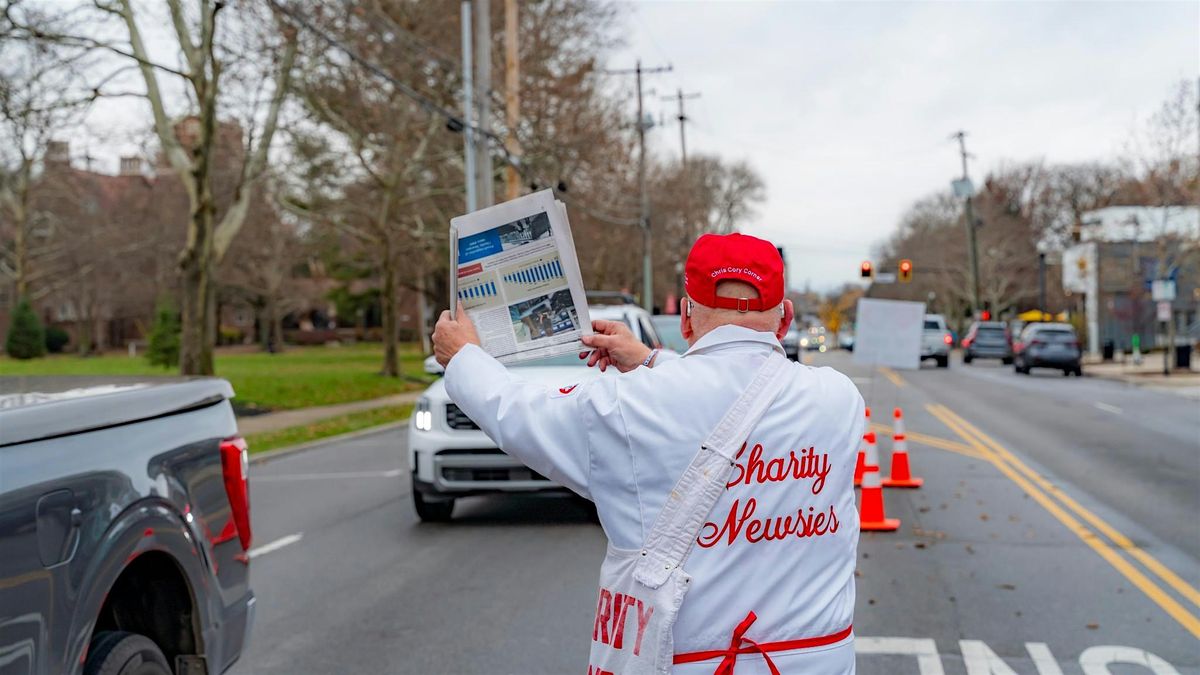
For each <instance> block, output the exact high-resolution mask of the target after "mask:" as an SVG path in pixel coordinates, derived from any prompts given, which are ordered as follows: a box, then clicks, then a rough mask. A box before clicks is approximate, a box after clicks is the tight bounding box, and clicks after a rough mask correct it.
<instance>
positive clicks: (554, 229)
mask: <svg viewBox="0 0 1200 675" xmlns="http://www.w3.org/2000/svg"><path fill="white" fill-rule="evenodd" d="M451 226H452V227H451V232H452V233H456V236H457V241H456V242H455V243H456V244H457V255H456V257H455V272H454V275H453V279H452V283H451V301H452V302H453V301H456V300H457V301H460V302H462V305H463V309H464V310H465V311H466V312H467V315H468V316H469V317H470V318H471V320H472V321H473V322H474V323H475V326H476V329H477V330H478V332H479V336H480V340H481V341H482V343H483V348H484V349H485V350H486V351H487V352H488V353H490V354H492V355H493V356H495V357H496V358H497V359H499V360H500V361H501V362H503V363H514V362H518V361H525V360H530V359H537V358H545V357H549V356H555V355H557V354H563V353H567V352H573V351H577V350H579V349H581V348H582V343H580V341H579V338H580V337H581V336H583V335H588V334H590V333H591V332H592V330H591V319H590V317H589V314H588V309H587V296H586V293H585V292H584V289H583V280H582V276H581V275H580V272H579V261H578V258H577V257H576V253H575V247H574V243H573V240H572V237H571V230H570V223H569V222H568V220H567V212H566V207H565V206H564V205H563V204H562V202H559V201H557V200H555V199H554V194H553V192H551V191H550V190H543V191H541V192H536V193H534V194H531V195H526V196H524V197H520V198H518V199H514V200H512V201H508V202H505V203H503V204H497V205H496V206H492V207H489V208H486V209H483V210H480V211H476V212H474V213H470V214H466V215H464V216H459V217H457V218H454V219H453V220H452V221H451Z"/></svg>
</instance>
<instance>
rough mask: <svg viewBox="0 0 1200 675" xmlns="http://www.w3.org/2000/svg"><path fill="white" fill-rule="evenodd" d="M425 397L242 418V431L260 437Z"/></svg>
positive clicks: (412, 394)
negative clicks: (261, 434)
mask: <svg viewBox="0 0 1200 675" xmlns="http://www.w3.org/2000/svg"><path fill="white" fill-rule="evenodd" d="M421 393H422V392H420V391H408V392H405V393H403V394H396V395H394V396H384V397H383V398H372V399H367V400H365V401H354V402H352V403H338V404H336V405H322V406H315V407H312V408H300V409H298V410H281V411H279V412H273V413H267V414H265V415H248V416H244V417H239V418H238V431H240V432H241V433H242V434H243V435H246V434H258V433H262V432H264V431H277V430H279V429H287V428H289V427H298V426H303V425H305V424H312V423H313V422H318V421H320V420H323V419H326V418H328V417H337V416H339V415H345V414H348V413H354V412H361V411H363V410H374V409H376V408H387V407H389V406H398V405H404V404H406V403H416V401H417V399H418V398H420V397H421Z"/></svg>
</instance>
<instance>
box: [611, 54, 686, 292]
mask: <svg viewBox="0 0 1200 675" xmlns="http://www.w3.org/2000/svg"><path fill="white" fill-rule="evenodd" d="M604 72H606V73H608V74H610V75H628V74H630V73H632V74H634V75H636V76H637V131H638V192H639V195H640V202H641V209H640V215H639V217H638V222H639V223H640V224H641V226H642V307H645V308H646V311H648V312H653V311H654V266H653V264H652V263H653V261H652V252H651V250H650V243H651V242H650V196H649V195H648V194H647V192H646V129H647V128H649V125H647V124H646V120H645V112H644V109H643V105H642V75H654V74H657V73H669V72H671V66H670V65H669V64H668V65H666V66H660V67H656V68H643V67H642V60H641V59H638V61H637V65H636V66H635V67H634V68H633V70H629V69H625V70H606V71H604Z"/></svg>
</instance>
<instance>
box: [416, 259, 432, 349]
mask: <svg viewBox="0 0 1200 675" xmlns="http://www.w3.org/2000/svg"><path fill="white" fill-rule="evenodd" d="M425 290H426V289H425V261H424V260H423V259H421V258H420V257H418V263H417V326H418V329H417V330H418V331H420V333H421V353H422V354H432V353H433V350H432V346H431V345H430V344H429V319H428V315H429V298H426V297H425Z"/></svg>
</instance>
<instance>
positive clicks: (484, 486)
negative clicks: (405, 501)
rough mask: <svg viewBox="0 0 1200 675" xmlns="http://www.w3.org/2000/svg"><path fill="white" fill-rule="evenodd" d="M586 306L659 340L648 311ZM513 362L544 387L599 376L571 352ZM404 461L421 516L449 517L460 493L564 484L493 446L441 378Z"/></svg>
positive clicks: (415, 424) (420, 411) (411, 431)
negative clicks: (449, 391) (535, 359)
mask: <svg viewBox="0 0 1200 675" xmlns="http://www.w3.org/2000/svg"><path fill="white" fill-rule="evenodd" d="M589 312H590V314H591V316H592V318H593V319H607V320H610V321H623V322H625V324H626V325H628V326H629V327H630V328H631V329H632V330H633V334H634V335H636V336H637V337H638V339H640V340H641V341H642V342H644V343H645V344H646V345H647V346H649V347H659V346H660V344H661V343H660V340H659V338H658V333H656V332H655V330H654V325H653V323H652V322H651V321H650V314H649V313H648V312H646V311H645V310H644V309H642V308H640V307H637V306H635V305H620V306H592V307H589ZM512 368H513V369H514V371H515V372H517V373H519V374H520V376H521V377H522V379H525V380H529V381H532V382H540V383H544V384H545V385H546V386H548V387H549V386H555V387H558V386H562V385H564V384H569V383H575V382H580V381H582V380H587V379H590V378H593V377H602V376H603V375H601V373H600V372H599V371H598V370H597V369H595V368H588V367H587V364H586V363H585V362H584V361H583V360H581V359H580V358H579V355H578V354H574V353H572V354H563V355H561V356H557V357H553V358H549V359H540V360H538V361H529V362H526V363H523V364H519V365H516V366H512ZM408 465H409V467H410V468H411V470H412V475H411V480H412V498H413V506H414V507H415V508H416V511H417V516H418V517H420V519H421V520H424V521H447V520H450V516H451V514H452V513H453V511H454V501H455V500H456V499H458V498H459V497H469V496H473V495H481V494H489V493H497V492H538V491H548V490H556V491H565V490H566V488H563V487H562V486H560V485H558V484H556V483H553V482H551V481H550V480H548V479H547V478H546V477H545V476H542V475H541V474H539V473H537V472H535V471H533V470H532V469H529V468H528V467H526V466H525V465H524V464H521V462H520V461H518V460H516V459H514V458H513V457H510V456H508V455H507V454H505V453H504V452H503V451H502V450H500V448H498V447H496V444H495V442H493V441H492V439H490V438H488V436H487V434H485V433H483V432H482V431H480V429H479V427H478V426H477V425H476V424H475V422H473V421H472V420H471V418H469V417H467V415H466V414H465V413H463V412H462V411H461V410H459V408H458V406H456V405H455V404H454V403H453V402H452V401H451V400H450V397H449V396H447V395H446V387H445V385H444V384H443V382H442V380H438V381H437V382H434V383H433V384H431V385H429V388H428V389H426V390H425V393H424V394H423V395H422V396H421V398H420V400H418V401H417V405H416V408H415V409H414V410H413V415H412V418H411V419H410V420H409V423H408Z"/></svg>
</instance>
